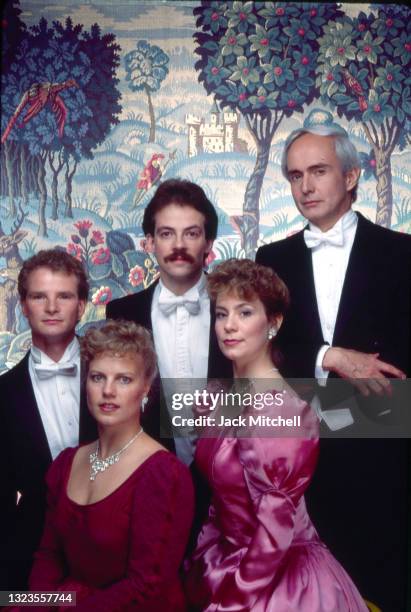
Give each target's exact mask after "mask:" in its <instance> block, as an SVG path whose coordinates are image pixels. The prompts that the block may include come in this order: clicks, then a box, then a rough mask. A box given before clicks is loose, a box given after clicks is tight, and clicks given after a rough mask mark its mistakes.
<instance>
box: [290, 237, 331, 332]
mask: <svg viewBox="0 0 411 612" xmlns="http://www.w3.org/2000/svg"><path fill="white" fill-rule="evenodd" d="M288 265H289V266H290V271H291V270H294V274H292V273H291V272H290V275H289V274H287V277H288V276H289V277H290V278H293V281H292V286H291V287H289V289H290V293H291V295H292V296H293V302H295V303H296V304H301V305H302V307H301V311H300V313H301V314H302V316H303V317H304V325H306V326H307V329H308V330H311V334H312V335H313V336H314V337H315V338H317V339H318V340H319V341H322V342H324V340H323V335H322V331H321V322H320V315H319V312H318V304H317V296H316V291H315V282H314V272H313V262H312V254H311V249H309V248H308V247H307V246H306V244H305V242H304V235H303V232H301V234H300V235H299V236H298V239H297V240H296V244H295V247H294V248H293V249H292V250H291V252H290V258H289V264H288Z"/></svg>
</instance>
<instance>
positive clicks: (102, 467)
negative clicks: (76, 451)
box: [89, 427, 143, 481]
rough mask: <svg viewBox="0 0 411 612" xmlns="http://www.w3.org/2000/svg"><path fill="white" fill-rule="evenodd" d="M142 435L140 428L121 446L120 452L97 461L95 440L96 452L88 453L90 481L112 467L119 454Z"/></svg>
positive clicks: (98, 448) (97, 451) (98, 441)
mask: <svg viewBox="0 0 411 612" xmlns="http://www.w3.org/2000/svg"><path fill="white" fill-rule="evenodd" d="M142 433H143V428H142V427H140V430H139V431H138V432H137V433H136V435H135V436H133V437H132V438H131V440H129V441H128V442H127V444H126V445H125V446H123V448H120V450H118V451H116V452H115V453H113V454H112V455H109V456H108V457H106V459H99V456H98V454H99V452H100V440H97V447H96V450H95V451H94V453H90V455H89V462H90V480H92V481H94V480H95V479H96V476H97V474H98V473H99V472H105V471H106V470H107V469H108V468H109V467H110V466H112V465H114V463H117V462H118V460H119V459H120V455H121V453H124V451H125V450H126V449H127V448H128V447H129V446H130V444H132V443H133V442H134V440H136V439H137V438H138V436H139V435H140V434H142Z"/></svg>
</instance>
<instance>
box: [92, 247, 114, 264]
mask: <svg viewBox="0 0 411 612" xmlns="http://www.w3.org/2000/svg"><path fill="white" fill-rule="evenodd" d="M110 257H111V253H110V249H105V248H104V247H100V248H99V249H97V251H93V253H92V255H91V261H92V262H93V264H96V265H100V264H105V263H107V262H109V261H110Z"/></svg>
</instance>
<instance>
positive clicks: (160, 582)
mask: <svg viewBox="0 0 411 612" xmlns="http://www.w3.org/2000/svg"><path fill="white" fill-rule="evenodd" d="M193 509H194V495H193V485H192V481H191V476H190V473H189V471H188V469H187V468H186V466H185V465H183V464H182V463H181V462H180V461H179V460H178V459H177V458H176V457H175V456H174V455H172V454H171V453H159V454H158V456H157V457H156V458H155V459H154V460H152V461H151V462H150V464H149V467H147V469H145V471H144V475H143V476H142V478H141V480H140V481H139V486H138V488H137V487H136V491H135V496H134V501H133V508H132V514H131V516H130V542H129V559H128V568H127V572H126V575H125V577H124V578H123V579H121V580H119V581H118V582H115V583H113V584H111V585H110V586H109V587H107V588H104V589H98V590H96V591H95V593H94V594H92V595H91V596H89V597H86V598H85V599H83V600H82V601H80V602H78V604H77V605H76V612H89V611H90V610H99V612H116V611H118V612H120V611H122V610H123V609H124V608H125V607H127V606H131V607H130V609H133V610H135V611H136V612H137V611H139V612H143V611H145V610H146V609H147V610H150V611H151V610H153V609H154V608H153V603H154V602H156V601H158V602H159V604H158V605H160V602H161V596H162V593H167V594H169V593H170V592H173V584H175V582H176V580H178V568H179V566H180V564H181V561H182V559H183V555H184V550H185V547H186V545H187V541H188V536H189V533H190V528H191V523H192V519H193ZM167 603H168V602H167ZM163 604H164V605H166V602H165V601H163ZM127 609H128V608H127ZM169 609H173V608H172V607H171V602H170V607H169Z"/></svg>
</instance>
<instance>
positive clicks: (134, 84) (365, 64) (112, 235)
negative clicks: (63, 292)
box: [0, 0, 411, 371]
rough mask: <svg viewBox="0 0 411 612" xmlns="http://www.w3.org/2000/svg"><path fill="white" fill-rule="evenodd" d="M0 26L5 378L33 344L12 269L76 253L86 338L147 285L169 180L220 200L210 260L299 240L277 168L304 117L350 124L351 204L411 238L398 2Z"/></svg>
mask: <svg viewBox="0 0 411 612" xmlns="http://www.w3.org/2000/svg"><path fill="white" fill-rule="evenodd" d="M1 24H2V39H3V56H2V81H1V98H2V100H1V102H2V110H1V173H0V330H1V331H0V371H4V370H5V369H7V368H10V367H12V366H13V365H15V364H16V363H17V362H18V361H20V359H21V358H22V357H23V355H24V353H25V352H26V351H27V349H28V347H29V344H30V333H29V331H28V328H27V324H26V321H25V319H24V317H23V316H22V313H21V310H20V306H19V304H18V294H17V275H18V271H19V268H20V266H21V263H22V260H24V259H25V258H27V257H30V256H31V255H33V254H34V253H36V252H37V251H38V250H40V249H42V248H49V247H52V246H59V247H60V248H62V249H67V250H68V252H69V253H72V254H73V255H75V256H76V257H78V258H79V259H82V260H83V261H84V263H85V265H86V267H87V270H88V273H89V276H90V280H91V292H90V302H89V304H88V307H87V311H86V315H85V317H84V318H83V320H82V322H81V325H80V328H79V331H80V333H81V332H82V330H84V328H85V327H86V326H87V325H89V324H90V323H91V322H93V321H96V320H98V319H100V318H102V317H103V316H104V308H105V304H106V303H107V302H109V301H110V300H111V299H112V298H117V297H120V296H123V295H126V294H128V293H130V292H135V291H140V290H141V289H143V288H145V287H147V286H148V285H149V284H150V283H151V282H152V281H153V279H155V278H156V275H157V270H156V261H155V259H154V257H153V256H152V255H150V254H148V253H146V252H145V251H144V237H143V235H142V230H141V220H142V215H143V212H144V208H145V206H146V204H147V202H148V201H149V199H150V198H151V196H152V195H153V192H154V190H155V188H156V186H157V185H158V184H159V182H160V181H161V180H163V179H166V178H171V177H182V178H186V179H189V180H192V181H195V182H197V183H199V184H200V185H201V186H202V187H203V188H204V190H205V191H206V193H207V195H208V197H209V198H210V199H211V201H212V202H213V203H214V205H215V206H216V208H217V210H218V215H219V234H218V239H217V241H216V242H215V244H214V248H213V251H212V253H211V255H210V257H209V261H208V262H207V263H208V264H209V265H210V266H213V265H215V264H216V263H218V262H219V261H221V260H223V259H226V258H228V257H244V256H250V257H253V255H254V253H255V250H256V248H257V247H258V246H260V245H261V244H264V243H267V242H271V241H273V240H278V239H280V238H284V237H285V236H287V235H290V234H292V233H293V232H296V231H298V230H300V229H301V227H302V226H303V218H302V217H301V216H300V215H299V213H298V211H297V209H296V208H295V206H294V204H293V201H292V198H291V195H290V190H289V186H288V184H287V182H286V180H285V179H284V178H283V176H282V174H281V170H280V158H281V150H282V146H283V144H284V140H285V138H286V136H287V135H288V133H289V132H290V131H291V130H293V129H295V128H297V127H300V126H301V125H302V124H303V123H305V124H310V123H329V122H333V121H337V122H339V123H340V124H341V125H342V126H343V127H344V128H345V129H346V130H347V131H348V133H349V134H350V137H351V138H352V139H353V141H354V143H355V144H356V146H357V147H358V149H359V151H360V152H361V160H362V166H363V172H362V178H361V183H360V188H359V192H358V200H357V202H356V203H355V208H356V209H357V210H359V211H361V212H362V213H363V214H364V215H365V216H366V217H368V218H369V219H371V220H372V221H376V222H377V223H379V224H381V225H384V226H386V227H391V228H392V229H395V230H397V231H401V232H411V198H410V181H411V173H410V163H409V162H410V148H409V143H410V140H409V127H410V118H411V78H410V73H409V66H410V60H411V35H410V30H411V26H410V24H411V19H410V12H409V9H408V8H407V7H406V6H405V5H401V4H397V5H393V4H391V5H382V4H333V3H303V4H301V3H294V2H287V3H280V2H222V1H218V2H209V1H207V2H205V1H189V0H178V1H168V0H161V1H160V0H159V1H153V0H150V1H149V0H147V1H144V0H129V1H124V0H122V1H117V2H112V1H111V0H95V1H94V0H93V1H90V0H83V1H81V2H80V1H77V0H70V1H68V0H65V1H63V2H59V3H56V4H55V5H54V4H53V2H52V1H51V2H50V3H45V2H41V1H38V0H21V1H20V2H18V1H16V0H14V1H13V0H9V1H8V2H5V4H4V7H3V9H2V19H1Z"/></svg>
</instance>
